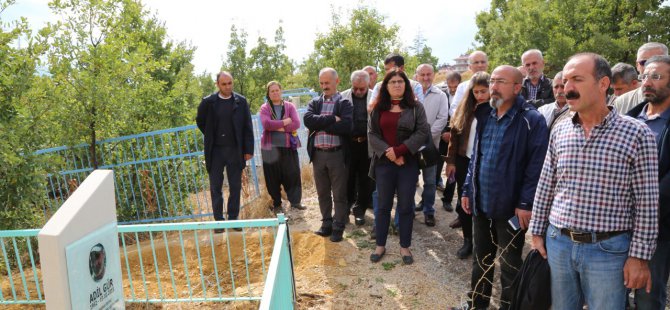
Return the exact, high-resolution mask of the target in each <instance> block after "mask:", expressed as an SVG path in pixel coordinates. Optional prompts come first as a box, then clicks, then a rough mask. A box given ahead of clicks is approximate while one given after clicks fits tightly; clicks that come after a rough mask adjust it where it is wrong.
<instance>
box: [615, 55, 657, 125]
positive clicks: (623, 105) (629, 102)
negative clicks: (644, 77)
mask: <svg viewBox="0 0 670 310" xmlns="http://www.w3.org/2000/svg"><path fill="white" fill-rule="evenodd" d="M652 56H668V47H667V46H666V45H665V44H663V43H658V42H649V43H645V44H643V45H642V46H640V48H639V49H638V50H637V60H636V61H635V62H636V66H637V71H638V72H640V73H642V72H644V65H645V63H646V62H647V59H649V58H651V57H652ZM642 101H644V94H643V93H642V88H638V89H636V90H632V91H629V92H627V93H625V94H623V95H621V96H619V97H617V98H616V99H615V100H614V103H613V104H612V105H613V106H614V108H615V109H616V110H617V112H619V114H626V113H628V112H629V111H630V109H632V108H633V107H635V106H636V105H638V104H640V103H641V102H642Z"/></svg>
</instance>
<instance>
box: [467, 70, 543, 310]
mask: <svg viewBox="0 0 670 310" xmlns="http://www.w3.org/2000/svg"><path fill="white" fill-rule="evenodd" d="M522 79H523V76H522V75H521V72H519V70H518V69H517V68H515V67H512V66H507V65H505V66H500V67H497V68H496V69H495V70H493V73H492V74H491V82H490V84H489V92H490V94H491V99H490V102H489V105H490V106H489V107H488V109H477V111H476V115H475V118H476V119H477V129H476V134H475V142H474V150H473V155H472V158H471V159H470V166H469V168H468V175H467V177H466V179H465V184H464V185H463V197H462V198H461V206H462V207H463V211H465V212H466V213H468V214H472V215H473V216H472V230H473V241H474V259H473V262H472V278H471V284H470V285H471V291H470V293H469V294H468V295H469V297H470V298H471V300H470V301H469V302H468V305H467V309H488V306H489V301H490V298H491V291H492V287H493V274H494V271H495V267H494V266H495V259H496V256H497V253H498V251H500V257H501V260H500V268H501V276H500V282H501V284H502V291H501V294H500V309H508V308H509V306H510V304H509V303H510V301H511V299H512V294H513V292H512V288H511V286H512V282H513V281H514V278H515V277H516V275H517V272H518V270H519V269H520V268H521V264H522V260H521V254H522V250H523V244H524V239H525V238H524V234H525V232H526V230H527V229H528V222H529V221H530V218H531V211H532V209H533V198H534V196H535V187H536V186H537V180H538V179H539V177H540V170H541V169H542V162H543V161H544V155H545V152H546V151H547V141H548V136H549V133H548V130H547V124H546V122H545V120H544V117H542V115H541V114H540V113H539V112H538V111H537V109H535V107H534V106H533V105H531V104H529V103H526V101H525V100H524V99H523V97H521V96H519V92H520V91H521V81H522ZM510 221H512V222H516V223H518V227H517V228H516V229H515V228H512V227H511V226H510V224H509V222H510Z"/></svg>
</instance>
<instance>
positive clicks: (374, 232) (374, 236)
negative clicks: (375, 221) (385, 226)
mask: <svg viewBox="0 0 670 310" xmlns="http://www.w3.org/2000/svg"><path fill="white" fill-rule="evenodd" d="M370 239H372V240H376V239H377V229H376V228H375V226H374V225H372V230H371V231H370Z"/></svg>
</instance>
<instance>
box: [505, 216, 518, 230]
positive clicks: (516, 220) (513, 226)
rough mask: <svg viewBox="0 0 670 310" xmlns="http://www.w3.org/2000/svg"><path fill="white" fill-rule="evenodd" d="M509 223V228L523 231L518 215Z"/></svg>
mask: <svg viewBox="0 0 670 310" xmlns="http://www.w3.org/2000/svg"><path fill="white" fill-rule="evenodd" d="M507 223H509V226H511V227H512V229H514V231H517V230H519V229H521V225H520V224H519V217H518V216H516V215H514V216H513V217H512V218H511V219H509V220H507Z"/></svg>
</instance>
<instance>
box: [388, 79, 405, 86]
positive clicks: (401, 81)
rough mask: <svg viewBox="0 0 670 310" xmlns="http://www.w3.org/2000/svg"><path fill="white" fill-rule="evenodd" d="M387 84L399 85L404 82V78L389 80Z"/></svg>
mask: <svg viewBox="0 0 670 310" xmlns="http://www.w3.org/2000/svg"><path fill="white" fill-rule="evenodd" d="M388 84H389V85H399V84H405V81H404V80H390V81H389V83H388Z"/></svg>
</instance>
